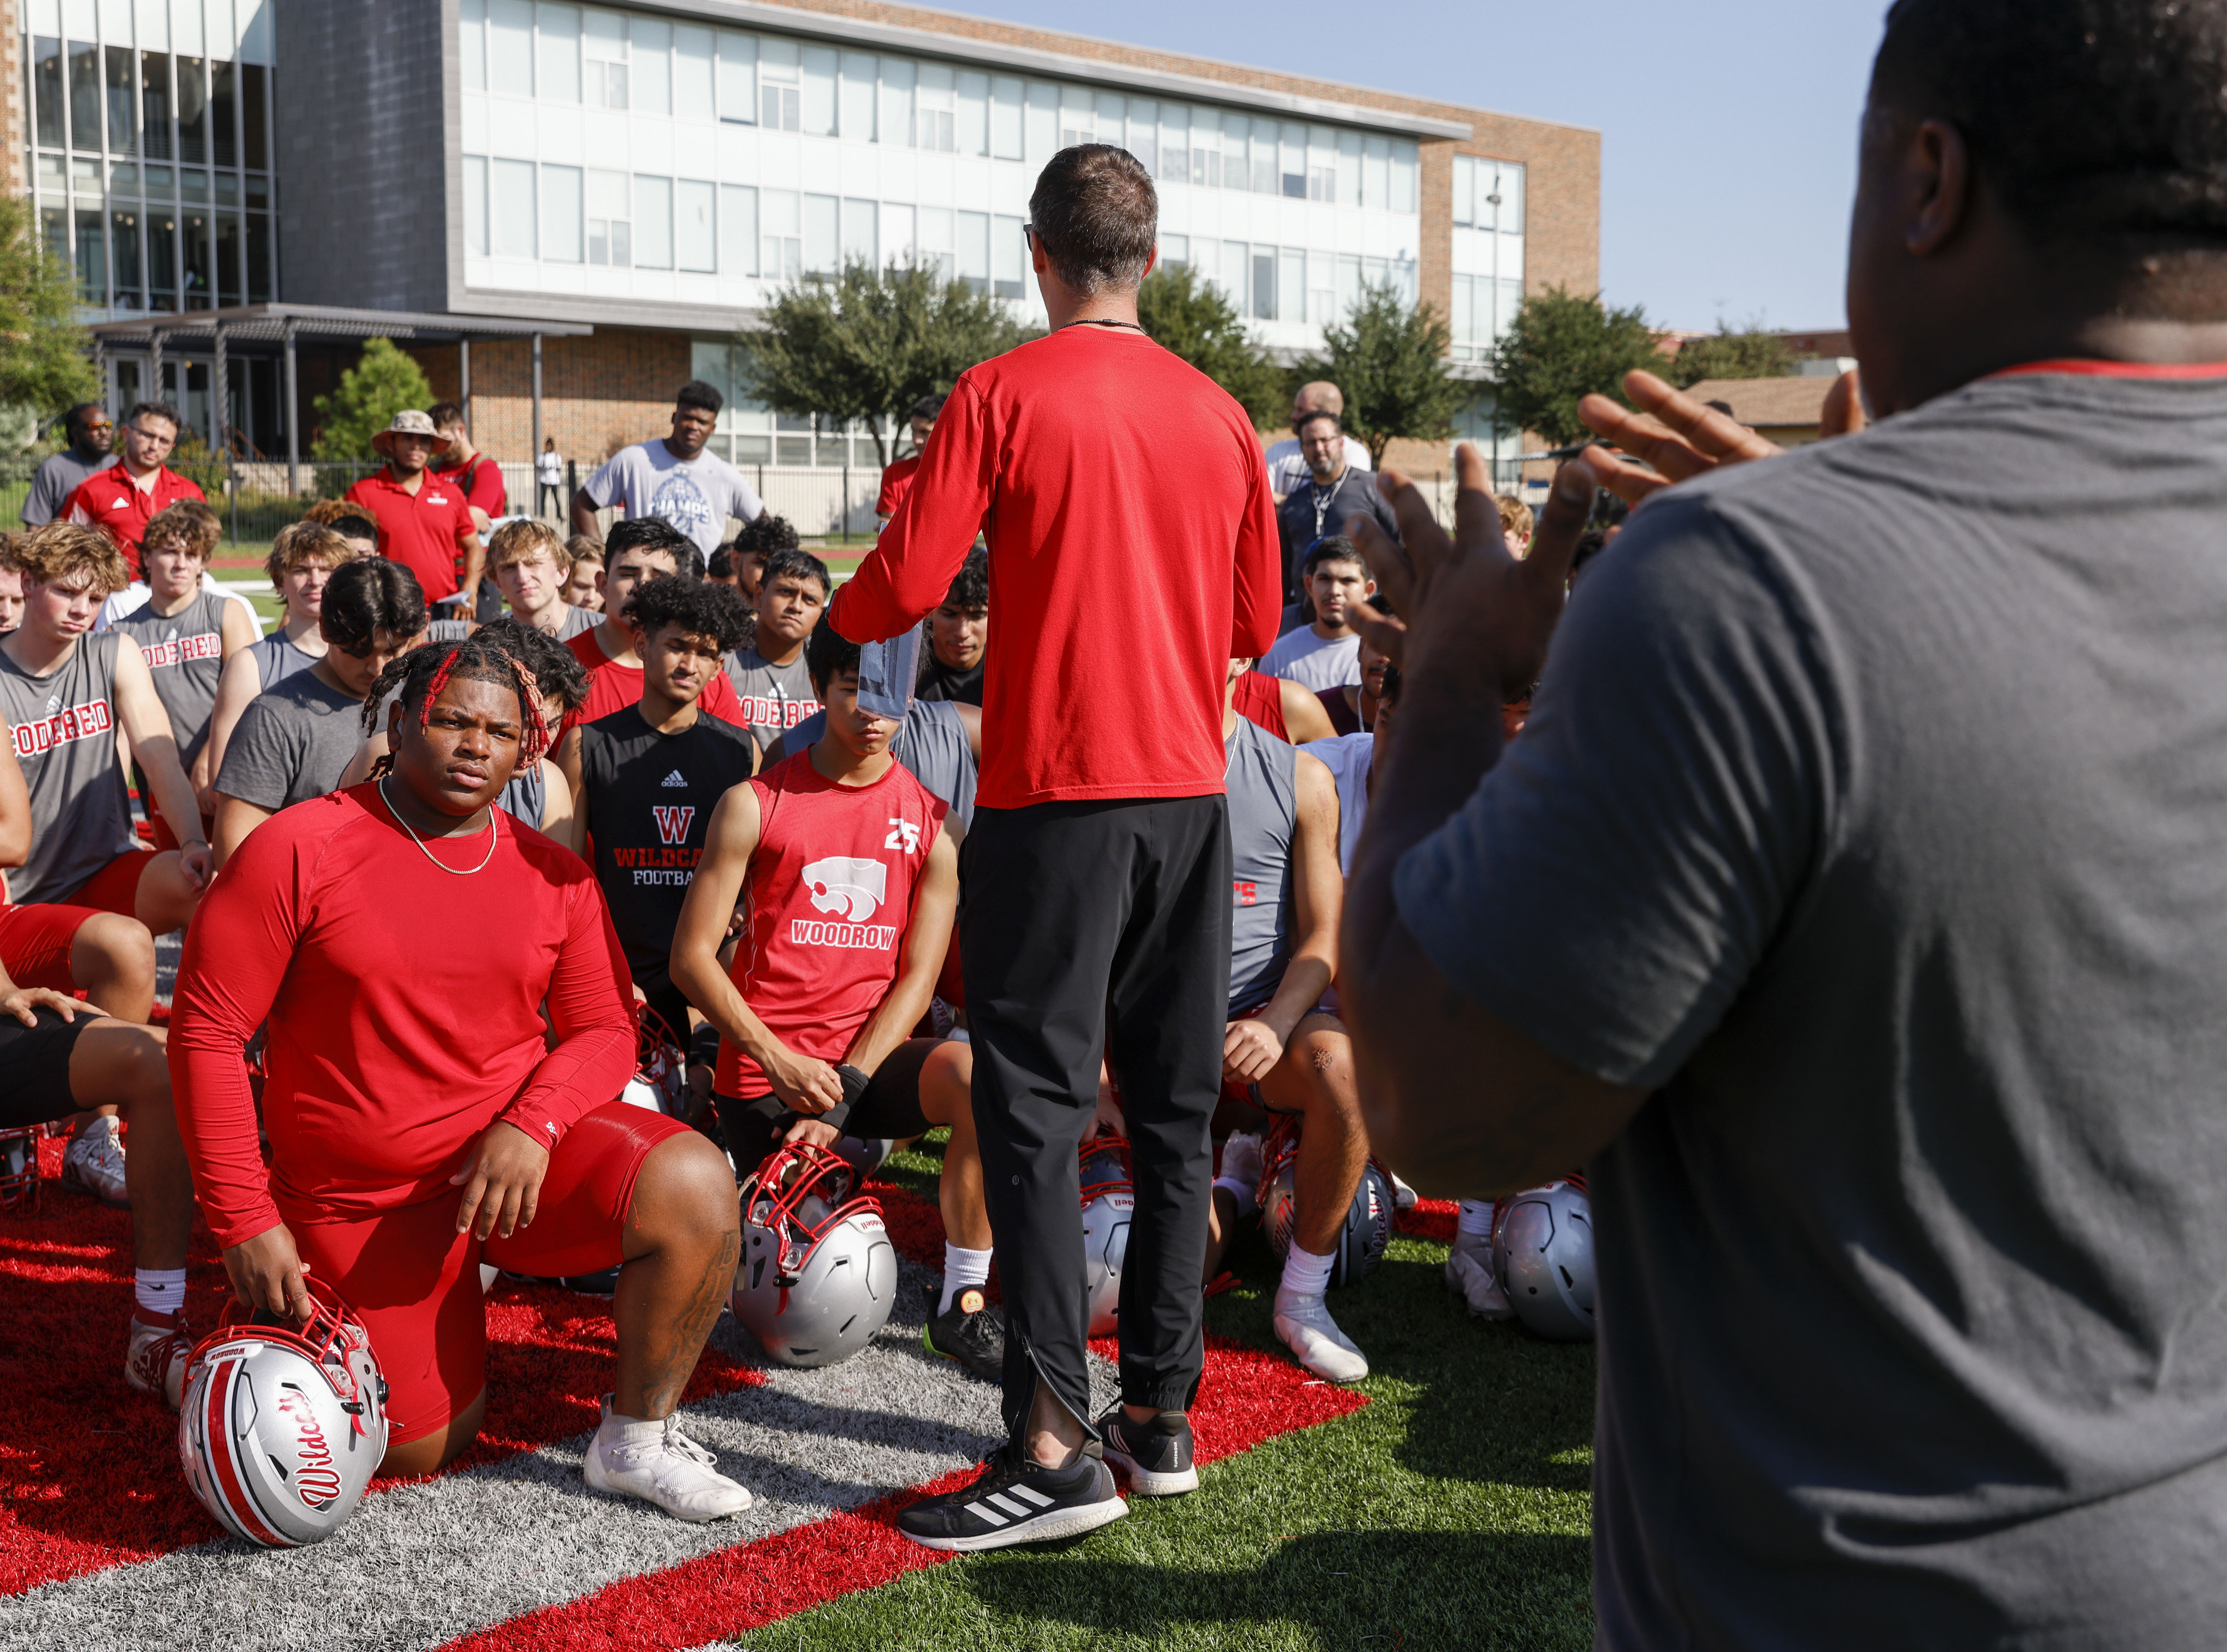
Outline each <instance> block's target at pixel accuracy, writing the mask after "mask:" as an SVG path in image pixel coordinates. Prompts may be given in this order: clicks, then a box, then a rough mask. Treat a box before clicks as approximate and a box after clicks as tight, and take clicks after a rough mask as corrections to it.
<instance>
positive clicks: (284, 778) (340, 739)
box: [215, 671, 363, 813]
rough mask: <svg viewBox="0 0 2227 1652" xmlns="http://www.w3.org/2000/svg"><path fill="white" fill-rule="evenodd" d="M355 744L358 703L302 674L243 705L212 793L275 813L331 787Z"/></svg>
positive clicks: (358, 741)
mask: <svg viewBox="0 0 2227 1652" xmlns="http://www.w3.org/2000/svg"><path fill="white" fill-rule="evenodd" d="M362 744H363V702H362V701H361V700H358V699H350V698H348V696H347V695H345V694H343V693H341V692H340V691H339V690H338V689H336V688H328V687H326V686H325V682H324V679H322V678H321V677H319V676H318V675H317V673H316V672H314V671H305V672H302V673H298V674H297V675H295V676H292V677H289V678H288V679H286V680H285V681H284V682H283V683H281V684H279V685H278V687H276V688H271V689H265V691H264V692H262V693H260V694H258V695H257V696H256V697H255V698H253V699H252V700H250V701H249V702H248V703H247V709H246V711H242V712H241V713H240V714H239V724H238V726H237V727H235V728H234V729H233V731H232V738H231V739H230V740H229V741H228V742H227V743H226V744H225V748H224V768H223V769H222V770H221V771H220V773H219V774H218V775H217V777H216V787H215V789H216V790H218V791H220V792H222V793H223V794H225V795H226V796H227V797H236V798H238V799H239V800H240V801H241V802H243V803H252V804H254V805H255V807H257V808H258V809H270V810H271V811H272V812H273V813H276V812H277V811H278V810H279V809H283V808H289V807H292V806H293V805H294V804H297V803H299V802H303V801H304V800H307V799H309V798H312V797H322V796H323V795H324V794H326V793H327V792H329V791H331V790H332V789H333V788H334V787H335V786H337V785H339V784H340V779H341V773H342V771H343V770H345V769H347V768H348V759H349V758H351V757H353V756H355V754H356V749H357V748H358V747H359V746H361V745H362Z"/></svg>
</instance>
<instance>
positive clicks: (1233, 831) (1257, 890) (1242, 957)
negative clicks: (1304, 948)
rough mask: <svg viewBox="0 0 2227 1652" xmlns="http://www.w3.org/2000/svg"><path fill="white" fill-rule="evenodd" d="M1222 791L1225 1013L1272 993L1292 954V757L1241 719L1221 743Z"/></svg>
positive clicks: (1295, 819)
mask: <svg viewBox="0 0 2227 1652" xmlns="http://www.w3.org/2000/svg"><path fill="white" fill-rule="evenodd" d="M1224 744H1225V749H1227V751H1228V766H1227V768H1226V769H1224V770H1223V772H1222V782H1223V784H1224V785H1226V786H1227V787H1228V788H1229V875H1230V880H1231V887H1230V892H1229V899H1230V907H1231V912H1230V926H1229V1013H1230V1015H1231V1016H1232V1017H1237V1016H1240V1015H1243V1014H1245V1013H1247V1012H1248V1011H1253V1010H1256V1009H1258V1008H1260V1005H1264V1004H1266V1003H1267V1001H1268V1000H1269V999H1270V998H1273V997H1275V996H1276V989H1277V987H1279V985H1282V984H1283V979H1284V966H1286V964H1288V963H1289V962H1290V961H1291V957H1292V845H1293V843H1294V842H1296V841H1297V839H1298V838H1299V752H1298V751H1297V750H1295V749H1293V748H1292V746H1291V745H1289V744H1288V743H1286V742H1284V741H1281V740H1279V739H1276V738H1275V737H1273V736H1272V735H1270V734H1269V733H1268V731H1267V730H1265V729H1263V728H1261V727H1260V725H1259V724H1256V723H1252V722H1248V720H1247V719H1245V718H1238V719H1237V727H1236V730H1235V732H1233V733H1232V734H1231V735H1230V737H1229V738H1228V741H1227V742H1225V743H1224Z"/></svg>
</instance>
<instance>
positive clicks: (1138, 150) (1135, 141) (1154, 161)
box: [1128, 98, 1160, 173]
mask: <svg viewBox="0 0 2227 1652" xmlns="http://www.w3.org/2000/svg"><path fill="white" fill-rule="evenodd" d="M1128 150H1129V153H1130V154H1132V155H1133V156H1136V157H1137V162H1138V164H1139V165H1140V166H1142V167H1143V168H1144V169H1145V171H1146V172H1148V173H1151V172H1158V170H1159V169H1160V106H1159V105H1158V104H1157V103H1155V102H1153V101H1152V99H1150V98H1132V99H1129V143H1128Z"/></svg>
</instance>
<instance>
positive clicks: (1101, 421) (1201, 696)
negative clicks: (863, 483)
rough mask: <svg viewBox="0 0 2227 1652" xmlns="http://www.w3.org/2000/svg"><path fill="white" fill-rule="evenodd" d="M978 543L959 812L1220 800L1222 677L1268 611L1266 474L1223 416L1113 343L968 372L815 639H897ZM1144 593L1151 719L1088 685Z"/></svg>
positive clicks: (1248, 425)
mask: <svg viewBox="0 0 2227 1652" xmlns="http://www.w3.org/2000/svg"><path fill="white" fill-rule="evenodd" d="M1171 467H1172V468H1173V469H1175V470H1177V471H1178V472H1179V473H1180V474H1181V475H1182V477H1183V483H1182V485H1181V486H1180V487H1173V488H1171V487H1169V486H1167V485H1166V483H1165V478H1166V476H1167V475H1169V473H1170V469H1171ZM978 530H986V533H987V534H988V538H989V542H990V590H991V608H992V611H993V612H994V613H995V614H996V615H997V616H998V622H997V623H996V624H995V625H992V627H991V628H990V646H989V654H988V660H987V665H986V671H985V673H984V675H983V695H982V754H983V756H982V777H981V788H980V790H979V793H978V794H976V800H977V801H978V802H979V804H980V805H981V806H982V807H986V808H1001V809H1005V808H1019V807H1024V806H1026V805H1029V804H1031V803H1044V802H1051V801H1056V800H1080V799H1089V798H1120V797H1200V796H1206V795H1209V794H1213V793H1216V792H1219V791H1221V790H1222V767H1223V762H1224V757H1223V752H1222V686H1223V684H1224V683H1225V682H1227V680H1228V674H1229V661H1230V660H1231V658H1232V657H1233V656H1242V657H1246V658H1253V657H1256V656H1258V655H1260V654H1265V653H1267V650H1268V647H1269V645H1270V644H1271V643H1273V641H1275V640H1276V624H1277V622H1278V620H1279V618H1280V617H1281V616H1282V614H1283V601H1284V599H1283V564H1282V562H1281V560H1280V552H1279V546H1278V541H1277V537H1276V512H1275V506H1274V504H1273V501H1271V500H1270V498H1269V494H1268V473H1267V466H1266V465H1265V464H1264V463H1263V462H1261V457H1260V438H1259V437H1257V436H1255V435H1254V431H1253V424H1252V421H1251V420H1250V419H1248V418H1247V417H1246V416H1245V413H1244V411H1243V410H1242V409H1241V408H1240V407H1239V406H1238V405H1237V404H1236V402H1235V401H1234V400H1232V399H1230V397H1229V396H1228V393H1227V392H1224V391H1223V390H1222V388H1221V387H1220V386H1217V385H1216V384H1215V383H1214V381H1213V380H1210V379H1209V378H1207V376H1206V375H1205V374H1204V373H1200V372H1199V371H1198V370H1197V369H1196V368H1195V367H1190V365H1189V364H1187V363H1185V362H1184V361H1183V360H1180V359H1178V358H1177V357H1176V356H1174V355H1171V354H1169V353H1168V352H1167V351H1165V350H1164V349H1162V348H1160V347H1159V346H1158V345H1157V344H1155V343H1153V342H1152V341H1151V340H1150V339H1148V338H1146V337H1145V336H1144V335H1142V334H1140V333H1135V332H1131V331H1129V330H1127V329H1126V328H1105V327H1092V326H1087V325H1076V326H1071V327H1064V328H1061V329H1059V330H1058V331H1057V332H1056V333H1054V334H1052V335H1050V337H1049V338H1043V339H1038V340H1036V341H1034V342H1032V343H1028V344H1024V345H1022V346H1021V347H1020V348H1018V349H1017V350H1011V351H1008V352H1007V353H1006V354H1004V355H1001V356H999V357H997V358H996V359H995V360H989V361H985V362H983V363H982V364H981V365H980V366H979V367H970V368H968V369H967V371H966V372H965V373H961V374H960V378H959V382H958V384H957V385H956V386H954V387H953V389H952V392H951V399H949V400H948V401H947V402H946V403H944V405H943V411H942V412H941V414H940V415H939V416H938V417H937V418H936V421H935V431H934V433H933V434H931V435H930V436H929V437H928V447H927V450H926V451H925V452H923V453H922V455H921V467H920V469H919V471H918V472H917V473H916V475H915V476H914V478H913V484H912V488H911V490H910V491H909V493H908V494H906V495H905V499H904V502H903V505H901V506H900V507H898V510H897V516H896V518H895V519H894V520H892V521H891V522H890V525H889V526H887V527H885V528H884V529H883V530H882V537H881V539H880V542H879V543H878V544H877V545H875V546H874V549H873V551H872V552H871V554H870V555H868V557H867V558H866V559H865V562H863V563H861V564H859V567H858V572H857V573H856V574H855V575H853V576H852V577H851V578H850V580H848V581H847V582H846V583H845V584H844V585H843V586H842V588H841V589H840V590H838V591H837V592H836V593H835V600H834V602H833V603H832V604H831V605H830V606H829V608H828V609H827V615H826V623H828V624H830V625H833V627H834V628H836V629H837V630H838V631H839V632H840V633H842V635H845V636H846V637H849V638H852V640H853V641H858V640H871V639H877V638H885V637H894V636H897V635H902V634H903V632H904V631H905V630H906V629H907V628H909V627H911V626H914V625H917V624H918V623H919V622H921V621H922V619H923V618H925V617H926V616H928V613H929V612H930V610H932V609H935V607H936V606H937V605H938V604H939V603H941V602H942V601H943V598H944V595H945V593H946V592H947V591H948V590H950V589H951V581H952V579H953V577H954V576H955V575H956V574H957V573H958V572H959V569H960V564H962V563H964V562H965V561H966V559H967V550H968V548H969V547H970V546H972V545H973V543H974V536H975V533H976V532H977V531H978ZM1140 584H1141V585H1142V586H1144V587H1145V589H1149V590H1158V591H1164V592H1165V593H1167V594H1168V596H1170V597H1171V598H1172V599H1174V600H1172V601H1171V602H1170V603H1167V604H1166V605H1165V607H1164V608H1156V609H1154V616H1155V623H1156V625H1157V626H1158V638H1157V642H1158V647H1157V650H1156V652H1157V654H1158V659H1157V660H1156V662H1155V671H1154V678H1155V681H1154V685H1153V686H1154V688H1155V690H1156V691H1157V692H1158V698H1159V703H1158V705H1152V706H1149V707H1148V706H1147V705H1145V704H1144V703H1143V702H1142V701H1141V700H1140V699H1139V697H1138V693H1137V690H1136V685H1135V681H1134V679H1133V678H1132V677H1130V676H1127V675H1125V674H1124V673H1120V672H1109V671H1107V670H1106V669H1105V668H1104V660H1105V649H1104V647H1103V640H1104V636H1105V627H1106V616H1107V615H1109V614H1118V613H1120V612H1122V611H1123V610H1124V609H1127V608H1129V607H1131V606H1132V605H1133V603H1134V601H1135V595H1136V592H1137V590H1138V589H1139V585H1140Z"/></svg>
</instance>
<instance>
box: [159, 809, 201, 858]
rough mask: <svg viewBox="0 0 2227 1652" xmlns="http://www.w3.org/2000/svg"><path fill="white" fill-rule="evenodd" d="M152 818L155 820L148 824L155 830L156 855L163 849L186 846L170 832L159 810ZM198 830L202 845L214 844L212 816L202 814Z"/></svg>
mask: <svg viewBox="0 0 2227 1652" xmlns="http://www.w3.org/2000/svg"><path fill="white" fill-rule="evenodd" d="M154 817H155V818H154V819H153V820H150V822H149V823H148V824H149V825H150V826H153V827H154V829H155V848H156V852H157V853H160V852H162V851H163V850H165V849H182V848H184V847H185V846H186V845H183V844H182V843H180V842H179V841H178V834H177V833H176V832H173V831H171V830H170V822H169V819H168V818H167V817H165V816H164V814H163V812H162V811H161V810H160V809H157V810H156V811H155V812H154ZM199 830H200V832H201V841H202V842H203V843H214V842H215V841H216V817H215V816H214V815H213V814H204V815H203V816H201V826H200V828H199Z"/></svg>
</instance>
